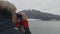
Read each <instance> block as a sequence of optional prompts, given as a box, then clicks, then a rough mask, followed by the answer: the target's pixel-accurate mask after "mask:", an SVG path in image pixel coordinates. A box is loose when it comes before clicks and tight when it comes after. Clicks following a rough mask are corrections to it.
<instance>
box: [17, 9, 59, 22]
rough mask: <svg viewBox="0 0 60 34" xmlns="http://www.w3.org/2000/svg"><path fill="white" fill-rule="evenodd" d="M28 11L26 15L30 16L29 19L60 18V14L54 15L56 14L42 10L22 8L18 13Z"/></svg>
mask: <svg viewBox="0 0 60 34" xmlns="http://www.w3.org/2000/svg"><path fill="white" fill-rule="evenodd" d="M22 12H24V13H26V15H27V16H28V18H29V19H41V20H45V21H46V20H60V16H59V15H54V14H50V13H44V12H41V11H39V10H34V9H32V10H22V11H20V12H18V14H20V13H22Z"/></svg>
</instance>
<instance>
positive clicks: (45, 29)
mask: <svg viewBox="0 0 60 34" xmlns="http://www.w3.org/2000/svg"><path fill="white" fill-rule="evenodd" d="M29 27H30V30H31V32H32V34H60V21H40V20H35V19H31V20H29Z"/></svg>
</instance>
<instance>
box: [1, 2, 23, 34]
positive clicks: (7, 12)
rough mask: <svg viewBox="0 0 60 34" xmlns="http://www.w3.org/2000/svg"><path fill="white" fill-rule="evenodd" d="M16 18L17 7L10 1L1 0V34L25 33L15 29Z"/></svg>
mask: <svg viewBox="0 0 60 34" xmlns="http://www.w3.org/2000/svg"><path fill="white" fill-rule="evenodd" d="M16 19H17V16H16V7H15V6H14V5H13V4H12V3H10V2H8V1H0V34H23V32H22V31H18V30H16V29H14V27H15V24H14V23H16Z"/></svg>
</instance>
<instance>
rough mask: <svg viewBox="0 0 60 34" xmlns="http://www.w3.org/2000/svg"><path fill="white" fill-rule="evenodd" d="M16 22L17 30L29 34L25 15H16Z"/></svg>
mask: <svg viewBox="0 0 60 34" xmlns="http://www.w3.org/2000/svg"><path fill="white" fill-rule="evenodd" d="M17 18H18V19H17V22H16V27H17V28H18V29H19V30H22V31H23V32H24V33H25V34H31V32H30V30H29V25H28V20H27V16H26V14H25V13H22V14H17Z"/></svg>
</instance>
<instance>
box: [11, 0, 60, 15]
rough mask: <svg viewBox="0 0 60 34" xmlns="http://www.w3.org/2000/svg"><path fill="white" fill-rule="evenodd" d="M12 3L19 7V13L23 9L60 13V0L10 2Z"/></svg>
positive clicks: (20, 0) (17, 0) (14, 0)
mask: <svg viewBox="0 0 60 34" xmlns="http://www.w3.org/2000/svg"><path fill="white" fill-rule="evenodd" d="M10 2H12V3H13V4H14V5H15V6H16V7H17V9H18V11H20V10H23V9H37V10H41V11H42V12H49V13H55V14H56V13H58V12H59V11H60V10H59V9H60V0H10ZM57 8H58V10H57ZM59 13H60V12H59Z"/></svg>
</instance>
